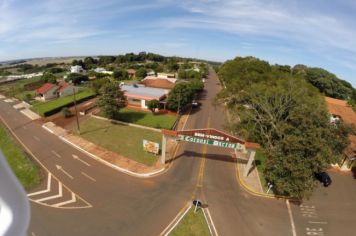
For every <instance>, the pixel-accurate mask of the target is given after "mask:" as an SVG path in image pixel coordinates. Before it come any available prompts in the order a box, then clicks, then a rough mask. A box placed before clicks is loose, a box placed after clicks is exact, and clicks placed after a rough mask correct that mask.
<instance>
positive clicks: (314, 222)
mask: <svg viewBox="0 0 356 236" xmlns="http://www.w3.org/2000/svg"><path fill="white" fill-rule="evenodd" d="M309 223H310V224H324V225H326V224H328V222H326V221H309Z"/></svg>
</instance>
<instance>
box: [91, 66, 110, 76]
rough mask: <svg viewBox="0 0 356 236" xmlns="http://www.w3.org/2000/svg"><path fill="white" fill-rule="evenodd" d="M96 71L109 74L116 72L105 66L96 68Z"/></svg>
mask: <svg viewBox="0 0 356 236" xmlns="http://www.w3.org/2000/svg"><path fill="white" fill-rule="evenodd" d="M94 71H95V72H96V73H101V74H108V75H112V74H113V73H114V72H113V71H108V70H105V69H104V68H101V67H98V68H95V69H94Z"/></svg>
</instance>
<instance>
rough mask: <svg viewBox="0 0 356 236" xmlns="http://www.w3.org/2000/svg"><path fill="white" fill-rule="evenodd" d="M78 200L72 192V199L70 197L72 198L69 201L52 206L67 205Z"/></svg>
mask: <svg viewBox="0 0 356 236" xmlns="http://www.w3.org/2000/svg"><path fill="white" fill-rule="evenodd" d="M76 201H77V198H76V197H75V194H74V193H72V199H70V200H68V201H65V202H60V203H57V204H55V205H52V206H54V207H60V206H64V205H67V204H70V203H73V202H76Z"/></svg>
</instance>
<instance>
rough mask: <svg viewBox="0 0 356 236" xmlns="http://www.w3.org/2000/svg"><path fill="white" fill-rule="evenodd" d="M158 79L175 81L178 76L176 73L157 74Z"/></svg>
mask: <svg viewBox="0 0 356 236" xmlns="http://www.w3.org/2000/svg"><path fill="white" fill-rule="evenodd" d="M157 77H158V78H163V79H174V78H176V77H177V76H176V74H175V73H157Z"/></svg>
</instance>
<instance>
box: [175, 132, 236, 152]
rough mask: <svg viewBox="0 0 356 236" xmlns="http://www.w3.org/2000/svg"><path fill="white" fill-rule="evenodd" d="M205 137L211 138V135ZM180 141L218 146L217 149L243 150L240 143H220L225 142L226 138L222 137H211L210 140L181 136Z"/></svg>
mask: <svg viewBox="0 0 356 236" xmlns="http://www.w3.org/2000/svg"><path fill="white" fill-rule="evenodd" d="M195 134H196V133H195ZM195 134H194V135H195ZM205 136H206V137H209V136H211V135H204V137H205ZM221 138H222V139H221ZM179 139H180V140H182V141H187V142H193V143H200V144H207V145H212V146H217V147H224V148H233V149H243V146H242V145H241V144H240V143H230V142H226V141H219V140H224V137H221V136H220V137H219V136H214V137H210V139H209V138H200V137H194V136H187V135H179ZM216 139H218V140H216Z"/></svg>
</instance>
